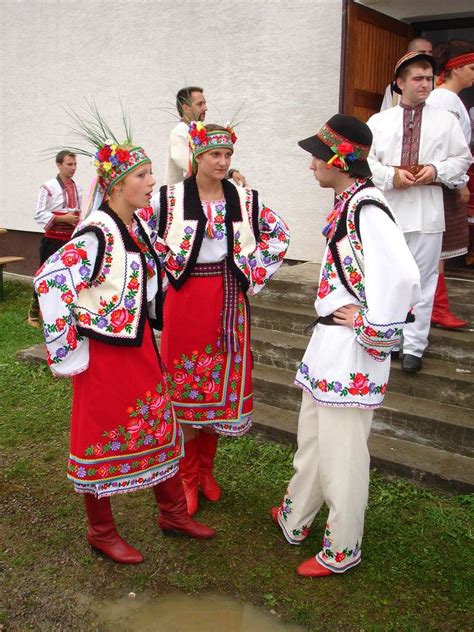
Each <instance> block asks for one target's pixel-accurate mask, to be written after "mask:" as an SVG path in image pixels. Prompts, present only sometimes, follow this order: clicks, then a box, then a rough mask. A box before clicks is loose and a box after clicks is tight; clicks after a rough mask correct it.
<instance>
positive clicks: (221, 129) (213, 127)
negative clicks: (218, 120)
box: [204, 123, 227, 132]
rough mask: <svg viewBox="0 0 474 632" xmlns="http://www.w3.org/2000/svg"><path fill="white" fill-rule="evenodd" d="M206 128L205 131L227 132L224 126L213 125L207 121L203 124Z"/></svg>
mask: <svg viewBox="0 0 474 632" xmlns="http://www.w3.org/2000/svg"><path fill="white" fill-rule="evenodd" d="M204 127H205V128H206V131H208V132H227V130H226V128H225V127H222V125H215V124H214V123H209V124H208V125H205V126H204Z"/></svg>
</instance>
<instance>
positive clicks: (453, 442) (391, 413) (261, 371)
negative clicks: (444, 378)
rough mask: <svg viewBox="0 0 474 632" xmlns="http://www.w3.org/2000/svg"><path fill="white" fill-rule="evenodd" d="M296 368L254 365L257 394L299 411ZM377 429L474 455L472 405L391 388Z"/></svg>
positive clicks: (378, 412)
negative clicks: (443, 401)
mask: <svg viewBox="0 0 474 632" xmlns="http://www.w3.org/2000/svg"><path fill="white" fill-rule="evenodd" d="M293 379H294V372H293V371H285V370H283V369H276V368H269V367H263V366H261V365H255V367H254V380H253V384H254V396H255V401H256V402H258V403H259V404H270V405H272V406H274V407H276V408H278V409H281V410H283V411H285V412H288V413H290V412H297V411H299V408H300V404H301V389H300V388H299V387H297V386H295V384H294V382H293ZM374 431H375V432H378V433H380V434H384V435H388V436H392V437H395V438H400V439H404V440H409V441H413V442H418V443H420V444H422V445H430V446H431V447H435V448H438V449H443V450H446V451H451V452H458V453H459V454H463V455H465V456H471V457H474V418H473V416H472V411H471V410H470V409H468V408H465V407H461V406H456V405H453V404H446V403H442V402H435V401H432V400H431V399H423V398H416V397H411V396H409V395H403V394H400V393H396V392H393V391H389V392H388V393H387V396H386V397H385V400H384V406H383V407H382V408H379V409H377V410H376V412H375V415H374Z"/></svg>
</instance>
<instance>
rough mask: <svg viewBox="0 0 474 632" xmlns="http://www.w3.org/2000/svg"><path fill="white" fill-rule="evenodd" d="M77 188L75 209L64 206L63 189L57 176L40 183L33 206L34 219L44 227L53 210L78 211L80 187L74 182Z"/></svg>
mask: <svg viewBox="0 0 474 632" xmlns="http://www.w3.org/2000/svg"><path fill="white" fill-rule="evenodd" d="M76 189H77V196H78V200H77V206H78V207H77V209H72V208H68V207H67V206H66V207H65V206H64V195H65V194H64V191H63V189H62V187H61V185H60V184H59V182H58V180H57V178H52V179H51V180H48V181H47V182H45V183H44V184H42V185H41V187H40V190H39V193H38V199H37V201H36V208H35V221H36V223H37V224H39V225H40V226H41V228H43V229H45V228H46V226H48V224H49V223H50V222H51V220H52V219H53V211H64V212H71V211H74V210H76V211H80V210H81V205H82V189H81V187H80V186H79V185H77V184H76Z"/></svg>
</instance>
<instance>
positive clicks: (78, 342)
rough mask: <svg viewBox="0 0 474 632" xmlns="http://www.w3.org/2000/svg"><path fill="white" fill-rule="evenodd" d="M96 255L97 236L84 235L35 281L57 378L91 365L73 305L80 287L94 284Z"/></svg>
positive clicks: (51, 260)
mask: <svg viewBox="0 0 474 632" xmlns="http://www.w3.org/2000/svg"><path fill="white" fill-rule="evenodd" d="M97 253H98V239H97V237H96V235H95V234H94V233H85V234H83V235H81V236H80V237H76V238H75V239H72V240H71V241H70V242H68V243H67V244H65V245H64V246H63V247H62V248H60V249H59V250H58V251H57V252H55V253H54V254H53V255H52V256H51V257H50V258H49V259H48V260H47V261H46V262H45V263H44V264H43V265H42V266H41V268H40V269H39V270H38V272H37V273H36V276H35V279H34V286H35V290H36V293H37V295H38V298H39V303H40V308H41V315H42V318H43V331H44V336H45V339H46V355H47V361H48V364H49V366H50V368H51V371H52V372H53V373H54V374H55V375H58V376H71V375H75V374H76V373H81V372H82V371H85V370H86V369H87V367H88V366H89V341H88V339H87V338H84V337H83V336H79V335H78V333H77V322H76V317H75V314H74V305H75V302H76V300H77V296H78V294H79V292H80V290H81V288H83V287H86V286H87V285H88V284H89V283H90V281H91V278H92V273H93V270H94V264H95V261H96V258H97Z"/></svg>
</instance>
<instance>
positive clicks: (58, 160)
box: [56, 149, 76, 165]
mask: <svg viewBox="0 0 474 632" xmlns="http://www.w3.org/2000/svg"><path fill="white" fill-rule="evenodd" d="M66 156H71V158H75V157H76V154H75V153H73V152H72V151H68V150H67V149H63V150H62V151H60V152H59V153H57V154H56V164H57V165H62V164H63V161H64V158H66Z"/></svg>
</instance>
